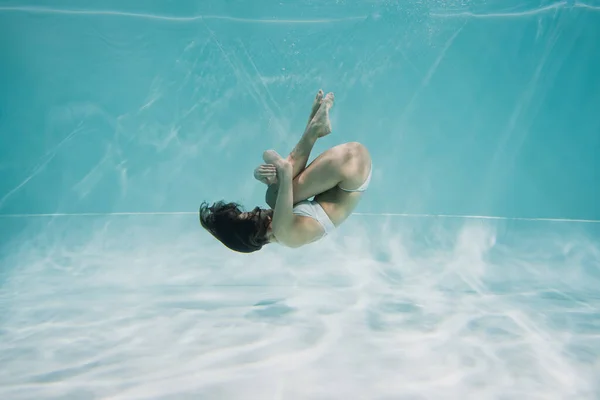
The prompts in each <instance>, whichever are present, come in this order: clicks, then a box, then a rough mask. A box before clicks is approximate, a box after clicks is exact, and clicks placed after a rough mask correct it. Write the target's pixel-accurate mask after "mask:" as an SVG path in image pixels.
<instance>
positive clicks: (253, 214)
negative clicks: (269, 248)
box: [240, 207, 277, 243]
mask: <svg viewBox="0 0 600 400" xmlns="http://www.w3.org/2000/svg"><path fill="white" fill-rule="evenodd" d="M240 218H242V219H253V218H256V219H259V220H262V219H266V220H267V221H268V222H267V223H268V227H267V232H266V237H267V240H268V241H269V243H276V242H277V238H276V237H275V235H274V234H273V229H272V228H271V220H272V218H271V214H270V213H268V212H267V210H263V209H261V208H260V207H256V208H255V209H254V210H252V211H247V212H243V213H241V214H240Z"/></svg>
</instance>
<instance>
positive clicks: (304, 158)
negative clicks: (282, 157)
mask: <svg viewBox="0 0 600 400" xmlns="http://www.w3.org/2000/svg"><path fill="white" fill-rule="evenodd" d="M322 102H323V90H319V92H318V93H317V95H316V96H315V100H314V102H313V105H312V110H311V112H310V116H309V117H308V122H307V124H306V128H305V129H304V133H303V134H302V137H301V138H300V141H299V142H298V144H296V146H295V147H294V149H293V150H292V151H291V152H290V154H289V155H288V157H287V159H288V161H289V162H290V164H292V168H293V171H294V172H293V174H292V176H293V177H294V178H295V177H296V176H297V175H298V174H299V173H300V172H302V171H303V170H304V168H306V163H307V162H308V158H309V157H310V153H311V151H312V149H313V147H314V145H315V143H316V141H317V139H318V138H319V136H318V135H317V134H316V132H315V131H314V129H311V122H312V120H313V118H314V116H315V114H316V113H317V111H319V108H320V107H321V103H322ZM329 107H331V106H329Z"/></svg>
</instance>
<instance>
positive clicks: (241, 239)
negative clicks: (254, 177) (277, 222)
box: [199, 201, 273, 253]
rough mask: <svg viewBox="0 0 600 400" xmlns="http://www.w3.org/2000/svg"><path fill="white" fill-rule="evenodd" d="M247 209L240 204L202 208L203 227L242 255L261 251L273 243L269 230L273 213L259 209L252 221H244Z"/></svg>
mask: <svg viewBox="0 0 600 400" xmlns="http://www.w3.org/2000/svg"><path fill="white" fill-rule="evenodd" d="M242 212H244V211H243V208H242V207H241V206H240V205H239V204H237V203H226V202H224V201H218V202H216V203H214V204H213V205H212V206H209V205H208V204H207V203H206V202H204V203H202V204H201V205H200V210H199V214H200V224H201V225H202V227H203V228H204V229H206V230H207V231H209V232H210V233H211V234H212V235H213V236H214V237H215V238H217V239H219V241H220V242H221V243H223V244H224V245H225V246H227V247H229V248H230V249H231V250H234V251H237V252H240V253H252V252H255V251H257V250H260V249H261V248H262V247H263V246H264V245H265V244H267V243H268V242H269V240H268V239H267V230H268V229H269V223H270V221H269V218H267V217H272V215H273V210H264V209H261V208H259V207H256V208H255V209H254V210H252V211H250V215H249V216H248V218H241V217H240V214H241V213H242Z"/></svg>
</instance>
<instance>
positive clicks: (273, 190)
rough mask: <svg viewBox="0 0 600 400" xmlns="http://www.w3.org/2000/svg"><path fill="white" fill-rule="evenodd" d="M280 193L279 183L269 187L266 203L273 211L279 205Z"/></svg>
mask: <svg viewBox="0 0 600 400" xmlns="http://www.w3.org/2000/svg"><path fill="white" fill-rule="evenodd" d="M278 192H279V182H278V183H274V184H272V185H269V186H268V187H267V193H266V194H265V202H266V203H267V204H268V205H269V207H271V208H272V209H275V204H276V203H277V193H278Z"/></svg>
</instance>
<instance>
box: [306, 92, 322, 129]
mask: <svg viewBox="0 0 600 400" xmlns="http://www.w3.org/2000/svg"><path fill="white" fill-rule="evenodd" d="M322 102H323V89H319V91H318V92H317V95H316V96H315V101H313V105H312V109H311V110H310V116H309V117H308V123H307V124H306V126H308V124H310V121H312V119H313V118H314V117H315V114H316V113H317V111H319V108H320V107H321V103H322Z"/></svg>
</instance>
